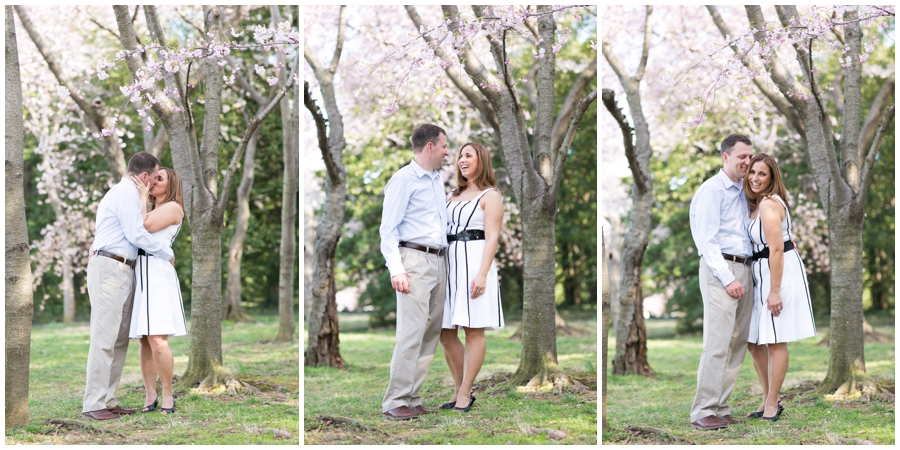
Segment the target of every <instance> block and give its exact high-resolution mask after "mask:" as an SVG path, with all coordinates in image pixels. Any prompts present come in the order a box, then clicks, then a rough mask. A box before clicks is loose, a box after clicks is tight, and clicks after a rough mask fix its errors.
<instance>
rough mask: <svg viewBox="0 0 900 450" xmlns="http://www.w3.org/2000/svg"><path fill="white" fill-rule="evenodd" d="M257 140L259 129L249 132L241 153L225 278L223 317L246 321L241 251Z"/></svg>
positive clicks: (245, 233)
mask: <svg viewBox="0 0 900 450" xmlns="http://www.w3.org/2000/svg"><path fill="white" fill-rule="evenodd" d="M258 142H259V130H257V131H255V132H254V133H253V136H250V142H248V143H247V150H246V152H247V153H245V154H244V172H243V175H242V176H241V184H240V185H239V186H238V188H237V213H236V214H235V221H234V235H233V236H232V237H231V244H230V245H229V246H228V278H227V279H226V282H225V305H224V306H223V310H222V320H233V321H235V322H249V321H252V320H253V318H252V317H250V315H249V314H247V313H246V312H245V311H244V306H243V305H242V304H241V258H242V257H243V255H244V239H245V238H246V237H247V226H248V225H249V223H250V190H251V189H253V171H254V165H255V163H254V160H255V158H256V144H257V143H258Z"/></svg>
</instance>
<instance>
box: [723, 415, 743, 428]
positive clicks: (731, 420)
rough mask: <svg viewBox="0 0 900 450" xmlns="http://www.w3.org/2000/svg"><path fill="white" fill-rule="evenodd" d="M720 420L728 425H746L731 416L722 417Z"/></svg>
mask: <svg viewBox="0 0 900 450" xmlns="http://www.w3.org/2000/svg"><path fill="white" fill-rule="evenodd" d="M720 419H722V420H723V421H725V423H727V424H728V425H734V424H736V423H744V421H743V420H741V419H736V418H734V417H732V416H731V414H725V415H724V416H722V417H720Z"/></svg>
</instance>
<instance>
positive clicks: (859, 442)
mask: <svg viewBox="0 0 900 450" xmlns="http://www.w3.org/2000/svg"><path fill="white" fill-rule="evenodd" d="M831 442H834V443H835V444H841V445H848V444H849V445H875V444H873V443H872V442H871V441H866V440H863V439H854V438H842V437H839V438H832V439H831Z"/></svg>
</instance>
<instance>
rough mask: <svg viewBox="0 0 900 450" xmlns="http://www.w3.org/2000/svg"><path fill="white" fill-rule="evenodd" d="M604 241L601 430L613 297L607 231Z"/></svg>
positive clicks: (604, 406) (602, 247)
mask: <svg viewBox="0 0 900 450" xmlns="http://www.w3.org/2000/svg"><path fill="white" fill-rule="evenodd" d="M602 242H603V245H602V246H601V249H602V250H601V251H602V252H603V253H601V255H603V317H602V319H601V320H602V322H601V324H602V325H601V328H602V333H603V342H602V344H601V345H602V346H603V348H602V349H601V353H602V354H603V356H602V357H601V359H600V364H601V365H602V366H603V369H602V370H603V374H602V376H601V378H603V388H602V393H601V394H600V396H601V397H603V412H602V414H603V419H602V420H603V422H602V424H601V427H600V430H601V431H606V428H607V427H606V362H607V361H608V360H607V356H606V353H607V348H608V347H609V345H608V344H607V341H608V340H609V318H610V314H609V313H610V311H609V310H610V306H611V305H610V304H611V303H612V299H611V298H610V297H611V296H610V293H609V268H608V267H607V265H606V260H607V259H608V258H606V236H605V233H604V237H603V241H602Z"/></svg>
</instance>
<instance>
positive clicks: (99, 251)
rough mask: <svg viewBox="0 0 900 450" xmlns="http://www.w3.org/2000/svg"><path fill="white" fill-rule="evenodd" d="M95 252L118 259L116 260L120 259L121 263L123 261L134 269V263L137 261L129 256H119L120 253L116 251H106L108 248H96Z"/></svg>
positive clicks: (98, 254)
mask: <svg viewBox="0 0 900 450" xmlns="http://www.w3.org/2000/svg"><path fill="white" fill-rule="evenodd" d="M94 254H95V255H97V256H105V257H107V258H112V259H114V260H116V261H118V262H120V263H123V264H125V265H126V266H128V267H131V268H132V269H134V263H135V261H134V260H133V259H128V258H126V257H124V256H119V255H117V254H115V253H110V252H108V251H106V250H94Z"/></svg>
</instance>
